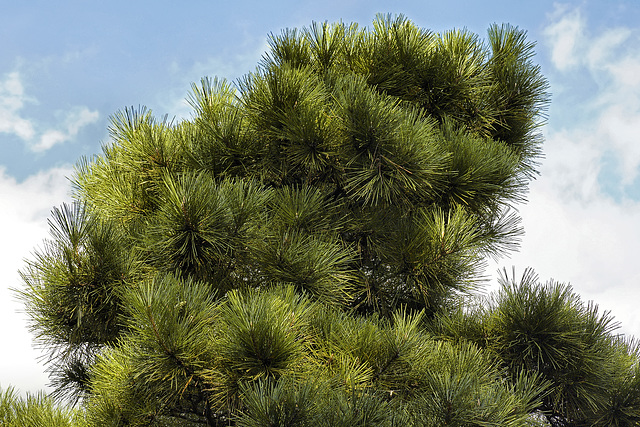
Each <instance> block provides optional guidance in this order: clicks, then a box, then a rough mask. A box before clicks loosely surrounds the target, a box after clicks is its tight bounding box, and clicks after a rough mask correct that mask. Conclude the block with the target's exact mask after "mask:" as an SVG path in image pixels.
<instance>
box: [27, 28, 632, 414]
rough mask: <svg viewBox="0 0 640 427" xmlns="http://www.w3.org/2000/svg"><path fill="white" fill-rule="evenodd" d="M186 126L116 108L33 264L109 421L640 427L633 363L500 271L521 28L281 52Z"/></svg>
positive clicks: (512, 201)
mask: <svg viewBox="0 0 640 427" xmlns="http://www.w3.org/2000/svg"><path fill="white" fill-rule="evenodd" d="M270 47H271V49H270V52H268V53H266V54H265V55H264V57H263V60H262V61H261V63H260V64H259V66H258V68H257V69H256V70H255V71H254V72H253V73H250V74H247V75H246V76H245V77H244V78H241V79H240V80H239V81H238V82H236V83H235V84H231V83H228V82H225V81H223V80H218V79H209V78H204V79H203V80H202V81H201V82H200V84H194V85H193V86H192V93H191V95H190V96H189V98H188V101H189V103H190V104H191V106H192V107H193V108H194V115H193V118H192V119H191V120H184V121H181V122H177V123H174V122H170V121H167V120H166V119H163V120H156V119H154V118H153V116H152V114H151V112H150V111H148V110H146V109H144V108H140V109H138V110H136V109H125V110H124V111H123V112H120V113H117V114H115V115H114V117H113V119H112V123H111V127H110V133H111V141H110V143H109V144H108V145H106V146H105V147H104V148H103V153H102V155H100V156H96V157H95V158H92V159H83V160H81V161H80V162H79V164H78V167H77V171H76V174H75V176H74V178H73V180H74V185H75V187H74V188H75V194H74V195H75V197H76V199H77V202H76V203H74V204H73V205H71V206H63V207H62V208H61V209H56V210H54V212H53V220H52V222H51V227H52V240H51V241H48V242H46V243H45V245H44V249H42V250H40V251H39V252H37V253H36V254H35V256H34V260H32V261H29V262H28V264H27V267H26V268H25V269H24V270H23V277H24V280H25V283H26V288H25V289H24V290H23V291H21V296H22V298H23V299H24V300H25V302H26V306H27V311H28V313H29V314H30V315H31V317H32V321H33V324H32V325H33V330H34V331H35V333H36V336H37V338H38V341H39V343H41V344H42V345H43V346H45V347H46V348H47V349H48V350H49V351H50V353H49V354H50V361H49V369H50V371H51V374H52V381H53V384H54V385H55V386H56V387H57V393H58V394H59V395H62V396H66V397H70V398H72V399H77V401H78V402H79V404H80V405H81V408H82V410H83V414H84V418H83V420H82V421H83V422H85V421H86V423H87V424H88V425H92V426H108V425H111V426H124V425H131V426H135V425H139V426H148V425H151V426H190V425H220V426H221V425H238V426H327V427H329V426H332V427H333V426H441V425H450V426H460V427H463V426H464V427H468V426H514V427H515V426H534V425H545V424H544V421H545V420H546V422H547V425H548V424H549V423H550V424H552V425H558V426H561V425H562V426H564V425H567V426H569V425H571V426H582V425H620V426H622V425H637V424H638V420H639V419H640V399H639V397H638V396H639V391H638V390H639V384H640V383H639V382H638V381H639V380H638V379H637V378H638V375H637V373H638V372H637V371H638V369H639V368H638V366H639V365H638V350H637V347H636V345H635V343H633V342H628V341H625V340H624V339H622V338H620V337H617V336H615V335H614V334H613V332H614V329H615V326H616V325H615V323H613V322H612V319H611V317H610V316H609V314H607V313H605V314H603V315H600V314H598V311H597V309H596V306H595V305H593V304H586V305H585V304H583V303H582V302H581V301H580V299H579V298H578V297H577V295H575V294H574V293H573V292H572V291H571V289H570V288H569V287H567V286H565V285H561V284H558V283H555V282H550V283H548V284H545V285H541V284H539V283H538V282H537V278H536V277H535V276H534V275H533V273H531V272H527V273H525V275H524V277H523V279H522V280H521V281H519V282H516V281H515V280H511V279H506V278H505V280H504V282H505V283H504V285H503V288H502V289H501V290H500V291H499V293H497V294H496V295H495V296H494V297H493V298H492V299H489V300H485V301H482V300H480V299H478V298H477V297H476V296H475V295H474V292H475V291H476V290H478V288H479V287H480V285H481V284H482V279H483V277H482V273H483V269H484V266H485V261H486V259H487V257H494V258H498V257H500V256H502V255H504V254H505V253H508V252H509V251H511V250H513V249H515V248H516V247H517V242H518V237H519V236H520V234H521V233H522V230H521V228H520V220H519V217H518V215H517V212H516V211H515V209H513V207H514V205H516V204H517V203H520V202H522V201H524V199H525V195H526V191H527V185H528V183H529V181H530V180H531V179H532V178H533V177H534V176H535V174H536V173H537V170H536V167H537V161H538V159H539V156H540V153H541V139H540V136H539V135H538V134H537V129H538V127H539V126H540V125H541V124H542V123H543V122H544V111H545V108H546V106H547V103H548V94H547V92H546V91H547V83H546V80H545V79H544V77H543V76H542V75H541V74H540V70H539V67H538V66H537V65H535V64H534V63H533V62H532V55H533V44H532V43H530V42H528V41H527V40H526V37H525V33H524V32H523V31H521V30H519V29H517V28H514V27H511V26H508V25H503V26H492V27H490V29H489V34H488V40H487V41H486V42H484V41H482V40H481V39H480V38H479V37H478V36H477V35H475V34H472V33H470V32H467V31H450V32H447V33H444V34H435V33H432V32H430V31H427V30H424V29H420V28H418V27H416V26H415V25H414V24H413V23H411V22H410V21H409V20H407V19H406V18H404V17H402V16H399V17H390V16H378V17H377V18H376V20H375V21H374V24H373V27H372V28H371V29H366V28H364V29H361V28H358V26H356V25H355V24H352V25H345V24H343V23H338V24H333V25H329V24H327V23H322V24H318V23H315V24H312V25H311V27H309V28H306V29H302V30H285V31H283V32H282V33H281V34H280V35H272V36H271V38H270Z"/></svg>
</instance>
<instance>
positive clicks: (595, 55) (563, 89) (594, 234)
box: [498, 6, 640, 337]
mask: <svg viewBox="0 0 640 427" xmlns="http://www.w3.org/2000/svg"><path fill="white" fill-rule="evenodd" d="M639 33H640V28H623V27H618V28H608V29H605V30H602V31H601V32H600V33H597V34H593V33H590V32H589V31H588V26H587V19H586V18H585V16H584V14H583V13H582V11H581V9H579V8H576V9H570V8H567V7H564V6H559V7H557V8H556V10H555V12H554V13H553V14H551V15H550V17H549V24H548V26H547V27H546V29H545V31H544V35H545V37H546V38H545V42H546V44H547V46H548V47H549V49H550V51H549V52H550V58H551V62H552V65H553V68H552V70H551V72H550V73H549V79H550V83H551V90H552V92H554V98H553V101H552V104H554V103H558V105H560V106H559V107H558V108H557V109H558V110H559V111H563V112H565V111H573V115H572V114H568V115H566V116H563V118H562V119H561V120H562V121H558V120H554V116H553V114H552V115H551V117H550V121H549V124H548V125H547V126H546V128H545V129H544V132H545V139H546V142H545V146H544V152H545V155H546V156H545V157H546V159H545V160H544V162H543V166H542V169H541V174H542V175H541V177H540V178H539V179H538V180H537V181H536V182H534V183H533V184H532V186H531V192H530V194H529V203H528V204H527V205H525V206H522V207H520V210H521V214H522V217H523V225H524V228H525V231H526V235H525V238H524V239H523V242H522V247H521V250H520V252H519V253H517V254H514V255H513V256H512V257H511V258H510V259H507V260H502V261H501V262H499V263H498V265H499V266H503V265H511V264H513V265H515V266H517V270H518V271H520V272H521V271H522V270H523V269H524V268H525V267H527V266H530V267H533V268H534V269H535V270H536V271H537V272H538V273H539V275H540V277H541V279H542V280H547V279H550V278H554V279H557V280H558V281H560V282H565V283H567V282H568V283H570V284H571V285H572V286H573V288H574V290H575V291H576V292H578V293H579V294H580V295H581V296H582V298H583V300H585V301H586V300H593V301H595V302H596V303H598V304H599V306H600V307H601V310H610V311H611V312H612V314H613V315H614V316H615V317H616V319H617V320H618V321H620V322H621V326H622V327H621V330H620V331H621V332H623V333H625V334H632V335H635V336H636V337H640V311H638V310H637V304H638V301H640V271H639V270H636V269H635V266H636V262H637V257H638V250H637V245H638V243H639V242H640V182H638V172H639V168H640V140H639V139H640V49H639V48H638V47H637V46H640V37H639ZM572 103H573V104H572ZM552 109H553V107H552Z"/></svg>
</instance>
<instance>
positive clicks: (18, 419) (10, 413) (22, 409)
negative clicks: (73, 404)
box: [0, 388, 86, 427]
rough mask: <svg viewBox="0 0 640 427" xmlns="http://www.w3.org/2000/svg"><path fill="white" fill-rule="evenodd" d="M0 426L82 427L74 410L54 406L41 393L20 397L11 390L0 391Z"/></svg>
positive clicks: (50, 399) (83, 424)
mask: <svg viewBox="0 0 640 427" xmlns="http://www.w3.org/2000/svg"><path fill="white" fill-rule="evenodd" d="M0 425H2V426H3V427H24V426H29V427H83V426H85V425H86V424H85V423H84V420H83V418H82V416H81V414H80V413H79V412H77V411H75V410H72V409H69V408H64V407H60V406H58V405H56V404H55V403H54V401H53V399H52V398H50V397H47V396H45V395H44V394H43V393H38V394H36V395H32V394H27V395H26V396H25V397H20V396H19V395H18V393H17V392H16V391H15V390H14V389H13V388H7V389H5V390H2V389H0Z"/></svg>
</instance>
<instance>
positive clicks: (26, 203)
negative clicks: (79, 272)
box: [0, 168, 72, 392]
mask: <svg viewBox="0 0 640 427" xmlns="http://www.w3.org/2000/svg"><path fill="white" fill-rule="evenodd" d="M71 172H72V170H71V169H70V168H55V169H50V170H47V171H43V172H40V173H38V174H36V175H32V176H30V177H28V178H27V179H26V180H24V181H22V182H17V181H16V180H15V179H14V178H13V177H10V176H8V175H7V174H6V173H5V171H4V169H3V168H0V199H1V200H2V204H1V205H0V234H1V235H2V237H3V242H2V245H0V277H2V279H3V280H2V286H1V287H0V324H2V325H4V326H3V327H2V328H0V342H3V343H9V344H8V345H9V347H10V349H11V351H2V352H0V379H1V380H2V384H0V387H7V386H9V385H12V386H14V387H16V388H17V389H19V390H20V391H22V392H25V391H30V392H35V391H37V390H40V389H44V388H45V384H47V383H48V379H47V376H46V375H45V373H44V367H43V365H42V364H40V363H38V361H37V358H38V357H39V356H40V355H41V353H40V351H39V350H37V349H34V348H33V346H32V335H31V334H30V333H28V332H27V321H26V316H25V314H24V313H22V312H21V310H22V305H21V303H19V302H18V301H17V300H16V297H15V294H14V293H13V292H11V291H10V290H9V288H18V287H21V279H20V276H19V274H18V271H17V268H20V267H21V266H23V265H24V261H23V260H24V259H25V258H29V257H30V254H31V252H32V251H33V249H34V248H35V247H37V246H39V245H40V244H41V243H42V240H43V239H44V238H45V237H47V233H48V227H47V220H46V219H47V217H48V216H49V212H50V210H51V208H52V207H53V206H58V205H60V204H61V203H63V202H65V201H69V200H70V198H69V194H68V193H69V191H70V184H69V182H68V180H67V179H66V176H69V175H70V174H71ZM5 347H6V346H5ZM6 348H8V347H6ZM6 348H5V350H6Z"/></svg>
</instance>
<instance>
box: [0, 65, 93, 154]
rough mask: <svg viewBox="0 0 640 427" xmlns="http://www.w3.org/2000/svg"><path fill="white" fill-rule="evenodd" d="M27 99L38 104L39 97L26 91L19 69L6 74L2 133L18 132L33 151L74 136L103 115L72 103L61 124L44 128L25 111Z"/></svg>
mask: <svg viewBox="0 0 640 427" xmlns="http://www.w3.org/2000/svg"><path fill="white" fill-rule="evenodd" d="M28 103H34V104H35V103H37V100H36V99H35V98H33V97H30V96H28V95H27V93H26V92H25V89H24V85H23V82H22V77H21V75H20V73H19V72H18V71H13V72H11V73H8V74H5V76H4V78H3V79H1V80H0V133H6V134H12V135H15V136H17V137H18V138H20V139H21V140H23V141H24V142H25V143H26V144H27V146H28V147H29V149H30V150H32V151H34V152H42V151H46V150H49V149H50V148H52V147H53V146H54V145H57V144H61V143H64V142H67V141H71V140H73V139H74V138H75V137H76V136H77V134H78V132H79V131H80V129H81V128H82V127H84V126H87V125H90V124H92V123H95V122H96V121H97V120H98V118H99V117H100V115H99V113H98V112H97V111H91V110H89V109H88V108H87V107H73V108H72V109H70V110H69V111H66V112H64V113H63V114H64V119H63V120H62V123H61V124H60V125H59V126H57V127H53V128H46V127H45V128H43V126H41V125H39V123H38V121H37V120H36V119H35V118H33V117H30V116H29V115H28V114H25V112H24V110H25V105H27V104H28Z"/></svg>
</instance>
